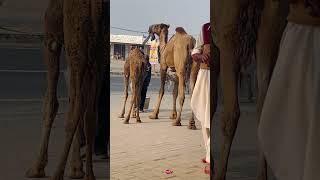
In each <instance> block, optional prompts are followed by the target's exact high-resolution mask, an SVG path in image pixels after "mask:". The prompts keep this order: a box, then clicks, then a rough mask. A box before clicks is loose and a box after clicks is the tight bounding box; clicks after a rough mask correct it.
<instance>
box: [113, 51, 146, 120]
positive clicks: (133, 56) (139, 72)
mask: <svg viewBox="0 0 320 180" xmlns="http://www.w3.org/2000/svg"><path fill="white" fill-rule="evenodd" d="M147 63H148V62H147V60H146V57H145V55H144V54H143V52H141V50H140V49H139V48H134V49H132V50H131V51H130V53H129V56H128V58H127V60H126V62H125V64H124V102H123V105H122V110H121V113H120V115H119V117H120V118H123V117H124V113H125V106H126V102H127V99H128V86H129V78H130V79H131V83H132V97H131V104H130V108H129V112H128V115H127V116H126V119H125V120H124V123H125V124H128V123H129V119H130V114H131V111H132V109H133V108H134V110H133V117H135V118H136V121H137V123H141V120H140V116H139V110H138V109H137V107H139V104H140V98H141V89H142V85H143V82H144V80H145V78H146V76H147V72H146V68H147Z"/></svg>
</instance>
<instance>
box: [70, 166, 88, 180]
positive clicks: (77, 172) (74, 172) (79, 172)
mask: <svg viewBox="0 0 320 180" xmlns="http://www.w3.org/2000/svg"><path fill="white" fill-rule="evenodd" d="M68 177H69V178H70V179H82V178H83V177H84V172H83V169H82V168H70V171H69V174H68Z"/></svg>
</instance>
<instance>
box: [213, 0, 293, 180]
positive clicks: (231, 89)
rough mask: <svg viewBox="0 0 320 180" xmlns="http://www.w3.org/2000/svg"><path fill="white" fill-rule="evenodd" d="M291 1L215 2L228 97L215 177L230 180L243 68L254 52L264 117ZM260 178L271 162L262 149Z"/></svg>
mask: <svg viewBox="0 0 320 180" xmlns="http://www.w3.org/2000/svg"><path fill="white" fill-rule="evenodd" d="M287 1H288V0H224V1H220V0H213V2H212V3H211V23H212V27H213V29H215V31H216V36H217V40H218V42H217V46H218V48H219V50H220V69H221V80H222V81H221V83H222V92H223V100H224V103H223V106H224V107H223V112H222V115H221V121H222V123H221V124H222V133H223V142H222V143H223V144H222V146H221V156H220V160H219V164H218V171H217V173H216V177H215V178H214V179H217V180H225V179H226V172H227V167H228V159H229V154H230V150H231V145H232V142H233V138H234V135H235V132H236V129H237V124H238V119H239V116H240V109H239V102H238V89H237V87H238V86H237V85H238V80H239V71H240V69H241V68H245V67H246V66H247V65H248V64H249V63H250V59H251V56H252V55H253V54H255V57H256V61H257V79H258V97H257V111H258V118H259V117H260V114H261V110H262V105H263V102H264V98H265V95H266V92H267V89H268V85H269V81H270V78H271V74H272V71H273V67H274V65H275V62H276V58H277V54H278V49H279V44H280V40H281V35H282V32H283V30H284V28H285V25H286V16H287V14H288V2H287ZM213 32H214V31H213ZM257 179H259V180H267V179H268V176H267V163H266V160H265V158H264V155H263V154H262V153H261V152H260V154H259V167H258V174H257Z"/></svg>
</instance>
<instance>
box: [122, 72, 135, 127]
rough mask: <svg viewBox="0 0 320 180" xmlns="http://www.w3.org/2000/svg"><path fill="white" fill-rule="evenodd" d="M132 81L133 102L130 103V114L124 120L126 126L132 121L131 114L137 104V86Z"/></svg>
mask: <svg viewBox="0 0 320 180" xmlns="http://www.w3.org/2000/svg"><path fill="white" fill-rule="evenodd" d="M130 79H131V82H132V92H131V94H132V95H131V102H130V108H129V111H128V114H127V116H126V118H125V120H124V122H123V123H124V124H129V120H130V114H131V112H132V109H133V108H134V104H135V99H136V94H135V93H136V86H135V84H134V81H133V79H132V78H130Z"/></svg>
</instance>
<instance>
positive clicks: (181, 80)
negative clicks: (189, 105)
mask: <svg viewBox="0 0 320 180" xmlns="http://www.w3.org/2000/svg"><path fill="white" fill-rule="evenodd" d="M177 73H178V72H177ZM178 78H179V105H180V107H179V111H178V115H177V118H176V120H175V121H174V122H173V123H172V125H173V126H181V114H182V109H183V104H184V99H185V94H184V93H185V87H186V86H185V82H184V80H185V78H184V75H183V73H180V74H178Z"/></svg>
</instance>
